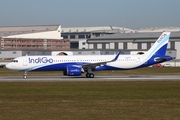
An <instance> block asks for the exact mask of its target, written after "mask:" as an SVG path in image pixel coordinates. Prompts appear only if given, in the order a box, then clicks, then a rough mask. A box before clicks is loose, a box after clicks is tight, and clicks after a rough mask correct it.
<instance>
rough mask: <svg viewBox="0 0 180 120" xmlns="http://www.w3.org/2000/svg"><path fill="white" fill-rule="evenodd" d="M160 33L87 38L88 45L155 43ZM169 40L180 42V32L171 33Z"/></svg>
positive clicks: (118, 34) (120, 34)
mask: <svg viewBox="0 0 180 120" xmlns="http://www.w3.org/2000/svg"><path fill="white" fill-rule="evenodd" d="M161 34H162V32H140V33H139V32H136V33H117V34H111V35H105V36H101V37H95V38H89V39H88V40H87V42H88V43H94V42H119V41H121V42H125V41H135V42H138V41H142V40H143V41H145V40H146V41H155V40H156V39H157V38H158V37H159V36H160V35H161ZM170 39H171V40H174V41H178V40H180V32H171V36H170Z"/></svg>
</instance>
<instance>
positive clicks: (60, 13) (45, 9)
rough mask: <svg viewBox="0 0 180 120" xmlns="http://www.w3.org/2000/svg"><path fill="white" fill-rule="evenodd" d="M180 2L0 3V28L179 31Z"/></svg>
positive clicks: (59, 0)
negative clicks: (173, 28)
mask: <svg viewBox="0 0 180 120" xmlns="http://www.w3.org/2000/svg"><path fill="white" fill-rule="evenodd" d="M179 23H180V0H0V26H29V25H61V26H62V27H64V28H65V27H95V26H117V27H125V28H131V29H140V28H147V27H148V28H149V27H174V26H175V27H179V26H180V25H179Z"/></svg>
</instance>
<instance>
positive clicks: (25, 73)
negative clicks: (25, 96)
mask: <svg viewBox="0 0 180 120" xmlns="http://www.w3.org/2000/svg"><path fill="white" fill-rule="evenodd" d="M23 78H25V79H26V78H27V72H26V71H25V72H24V76H23Z"/></svg>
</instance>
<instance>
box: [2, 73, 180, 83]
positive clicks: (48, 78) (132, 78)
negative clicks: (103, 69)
mask: <svg viewBox="0 0 180 120" xmlns="http://www.w3.org/2000/svg"><path fill="white" fill-rule="evenodd" d="M169 80H176V81H180V75H130V76H95V78H86V77H84V76H77V77H69V76H28V77H27V78H26V79H24V78H23V77H22V76H0V82H66V81H71V82H73V81H76V82H77V81H169Z"/></svg>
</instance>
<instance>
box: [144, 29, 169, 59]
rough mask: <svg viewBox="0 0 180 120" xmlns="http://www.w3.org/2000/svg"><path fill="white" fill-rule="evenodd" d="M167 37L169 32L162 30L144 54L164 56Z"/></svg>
mask: <svg viewBox="0 0 180 120" xmlns="http://www.w3.org/2000/svg"><path fill="white" fill-rule="evenodd" d="M169 37H170V32H163V33H162V34H161V36H160V37H159V38H158V39H157V41H156V42H155V43H154V45H153V46H152V47H151V48H150V49H149V50H148V52H147V53H146V54H148V55H149V56H152V55H160V56H165V54H166V50H167V45H168V42H169Z"/></svg>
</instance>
